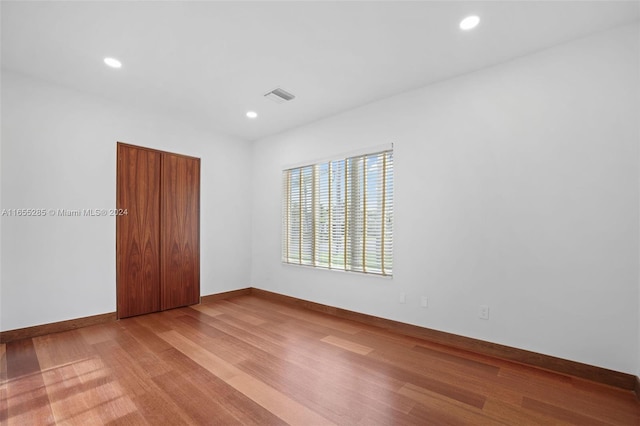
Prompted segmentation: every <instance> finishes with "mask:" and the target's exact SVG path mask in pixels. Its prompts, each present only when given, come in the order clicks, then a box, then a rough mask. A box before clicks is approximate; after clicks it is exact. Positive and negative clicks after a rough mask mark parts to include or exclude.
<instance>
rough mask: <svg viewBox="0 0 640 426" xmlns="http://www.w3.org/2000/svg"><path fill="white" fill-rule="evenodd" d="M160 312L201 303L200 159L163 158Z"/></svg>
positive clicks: (167, 155)
mask: <svg viewBox="0 0 640 426" xmlns="http://www.w3.org/2000/svg"><path fill="white" fill-rule="evenodd" d="M162 162H163V163H162V201H161V203H162V208H161V228H160V229H161V232H160V241H161V246H162V257H161V259H162V260H161V269H162V272H161V292H160V293H161V295H162V302H161V309H162V310H164V309H171V308H176V307H178V306H185V305H192V304H195V303H199V301H200V159H199V158H193V157H186V156H183V155H177V154H170V153H163V155H162Z"/></svg>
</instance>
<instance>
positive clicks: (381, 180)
mask: <svg viewBox="0 0 640 426" xmlns="http://www.w3.org/2000/svg"><path fill="white" fill-rule="evenodd" d="M393 155H394V153H393V146H391V148H388V147H385V148H382V149H377V150H375V151H374V150H370V151H367V152H365V153H362V154H359V155H352V156H344V157H342V158H339V159H333V160H324V161H319V162H315V163H311V164H305V165H299V166H296V167H289V168H284V170H282V177H281V184H282V188H281V190H282V194H281V196H282V200H281V223H282V228H281V244H282V245H281V262H282V263H283V264H288V265H300V266H309V267H314V268H320V269H329V270H338V271H347V272H356V273H363V274H371V275H376V276H385V277H392V276H393V193H394V162H393ZM368 178H370V179H372V180H371V182H368V180H367V179H368ZM339 180H343V182H340V181H339ZM332 190H333V191H334V192H332ZM336 193H337V195H336ZM367 198H370V199H372V200H374V201H368V200H367ZM374 203H375V206H374V205H373V204H374ZM336 238H337V239H336ZM336 255H337V256H338V259H339V258H340V257H342V259H340V260H336V261H334V256H336Z"/></svg>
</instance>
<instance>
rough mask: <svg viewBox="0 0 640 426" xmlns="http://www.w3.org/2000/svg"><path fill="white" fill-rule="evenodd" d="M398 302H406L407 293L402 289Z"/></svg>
mask: <svg viewBox="0 0 640 426" xmlns="http://www.w3.org/2000/svg"><path fill="white" fill-rule="evenodd" d="M399 301H400V303H407V294H406V293H405V292H404V291H403V292H402V293H400V300H399Z"/></svg>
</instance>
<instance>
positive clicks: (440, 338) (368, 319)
mask: <svg viewBox="0 0 640 426" xmlns="http://www.w3.org/2000/svg"><path fill="white" fill-rule="evenodd" d="M251 294H252V295H255V296H259V297H261V298H265V299H269V300H273V301H277V302H281V303H286V304H289V305H293V306H298V307H302V308H305V309H309V310H313V311H316V312H323V313H327V314H330V315H332V316H335V317H338V318H344V319H349V320H353V321H358V322H360V323H364V324H368V325H372V326H376V327H380V328H383V329H387V330H391V331H393V332H395V333H401V334H405V335H408V336H414V337H418V338H421V339H426V340H429V341H431V342H435V343H440V344H442V345H445V346H449V347H454V348H459V349H462V350H465V351H471V352H475V353H479V354H484V355H488V356H493V357H499V358H503V359H507V360H510V361H515V362H520V363H523V364H526V365H531V366H536V367H540V368H544V369H547V370H551V371H555V372H559V373H562V374H567V375H571V376H576V377H581V378H584V379H587V380H592V381H595V382H598V383H604V384H608V385H611V386H615V387H619V388H622V389H627V390H634V389H636V386H637V385H636V382H637V380H638V379H637V377H636V376H634V375H632V374H626V373H622V372H619V371H613V370H609V369H606V368H602V367H596V366H592V365H588V364H583V363H580V362H575V361H570V360H566V359H562V358H557V357H553V356H550V355H544V354H540V353H536V352H530V351H526V350H524V349H518V348H513V347H509V346H504V345H500V344H497V343H491V342H486V341H482V340H477V339H473V338H469V337H464V336H458V335H455V334H450V333H446V332H443V331H438V330H432V329H429V328H424V327H419V326H415V325H412V324H405V323H401V322H398V321H393V320H388V319H385V318H379V317H375V316H372V315H367V314H362V313H359V312H353V311H348V310H346V309H341V308H336V307H333V306H327V305H323V304H320V303H315V302H310V301H308V300H302V299H298V298H295V297H291V296H285V295H282V294H278V293H273V292H270V291H266V290H262V289H257V288H251Z"/></svg>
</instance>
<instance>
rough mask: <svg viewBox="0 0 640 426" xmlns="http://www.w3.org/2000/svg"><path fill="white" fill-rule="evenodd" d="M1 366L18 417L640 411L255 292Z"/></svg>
mask: <svg viewBox="0 0 640 426" xmlns="http://www.w3.org/2000/svg"><path fill="white" fill-rule="evenodd" d="M202 308H207V309H202ZM256 319H257V320H259V321H257V320H256ZM3 359H4V360H5V361H4V363H5V365H6V367H3V361H2V360H3ZM3 369H4V370H3ZM0 379H1V380H2V381H1V382H0V395H3V394H2V393H1V392H3V389H5V391H4V392H5V393H4V395H5V398H4V406H5V407H6V409H5V410H4V414H2V411H0V416H3V417H0V420H1V421H2V423H3V424H5V423H6V424H9V425H12V424H20V425H22V424H70V425H75V424H77V425H85V424H149V425H155V424H171V425H174V424H175V425H180V424H222V425H227V424H229V425H230V424H238V425H267V424H268V425H284V424H291V425H322V424H336V425H357V424H360V425H425V424H435V425H439V424H460V425H463V424H464V425H467V424H474V425H475V424H478V425H485V424H486V425H494V424H506V425H560V424H580V425H591V424H593V425H636V424H640V404H639V403H638V401H637V400H636V397H635V395H634V393H633V392H632V391H630V390H622V389H617V388H614V387H611V386H607V385H602V384H598V383H594V382H591V381H586V380H584V379H581V378H576V377H572V376H567V375H563V374H558V373H553V372H549V371H545V370H542V369H538V368H534V367H531V366H526V365H522V364H520V363H515V362H511V361H508V360H505V359H500V358H495V357H490V356H487V355H482V354H478V353H474V352H470V351H465V350H461V349H459V348H454V347H450V346H446V345H442V344H439V343H434V342H431V341H428V340H424V339H420V338H417V337H414V336H407V335H404V334H400V333H395V332H393V331H390V330H388V329H383V328H380V327H377V326H372V325H369V324H364V323H358V322H355V321H352V320H347V319H341V318H336V317H334V316H331V315H329V314H325V313H320V312H315V311H309V310H306V309H303V308H298V307H293V306H291V305H289V304H286V303H282V302H276V301H273V300H269V299H265V298H262V297H256V296H251V295H249V296H240V297H236V298H232V299H226V300H218V301H214V302H211V303H209V304H207V305H196V306H190V307H184V308H179V309H174V310H170V311H163V312H158V313H153V314H148V315H142V316H136V317H132V318H126V319H122V320H120V321H117V322H109V323H105V324H100V325H94V326H91V327H86V328H83V329H77V330H70V331H67V332H62V333H55V334H51V335H47V336H40V337H35V338H32V339H23V340H20V341H14V342H10V343H7V344H6V345H0ZM0 407H2V406H0Z"/></svg>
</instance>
